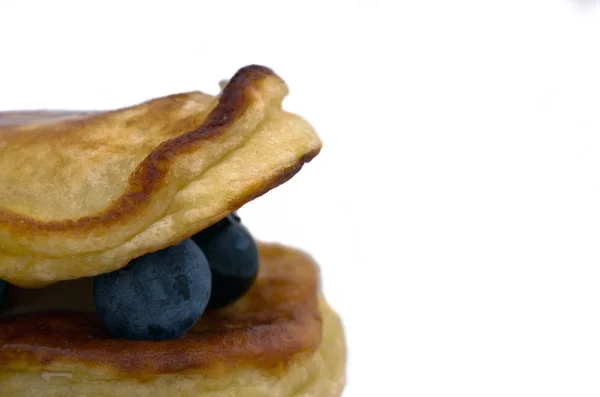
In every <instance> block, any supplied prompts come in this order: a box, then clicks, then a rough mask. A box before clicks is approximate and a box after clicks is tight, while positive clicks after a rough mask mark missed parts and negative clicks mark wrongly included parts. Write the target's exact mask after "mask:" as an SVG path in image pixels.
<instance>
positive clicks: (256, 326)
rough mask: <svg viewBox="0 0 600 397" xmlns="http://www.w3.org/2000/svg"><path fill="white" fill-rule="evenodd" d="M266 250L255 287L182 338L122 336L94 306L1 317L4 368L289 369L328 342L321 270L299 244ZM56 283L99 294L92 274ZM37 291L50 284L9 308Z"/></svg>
mask: <svg viewBox="0 0 600 397" xmlns="http://www.w3.org/2000/svg"><path fill="white" fill-rule="evenodd" d="M259 251H260V261H261V263H260V271H259V275H258V278H257V281H256V283H255V284H254V286H253V287H252V289H251V290H250V291H249V293H248V294H247V295H245V296H244V297H243V298H242V299H241V300H239V301H238V302H236V303H235V304H234V305H232V306H230V307H228V308H226V309H221V310H216V311H210V312H206V313H205V314H204V316H203V317H202V318H201V320H200V321H199V322H198V324H196V326H195V327H194V328H193V329H192V330H190V331H189V332H188V333H187V334H186V335H185V336H184V337H183V338H181V339H178V340H172V341H160V342H152V341H130V340H122V339H115V338H112V337H111V336H110V334H109V333H108V332H107V330H106V329H105V328H104V327H103V326H102V324H101V322H100V321H99V319H98V318H97V315H96V313H93V312H67V311H51V312H38V313H26V314H19V315H13V316H8V317H4V318H0V371H23V370H25V371H52V372H81V371H86V372H87V374H88V375H89V378H94V377H97V378H99V379H110V378H113V377H114V378H122V377H133V378H143V377H151V376H153V375H158V374H171V373H179V372H186V371H197V372H201V373H202V374H205V375H209V376H219V375H222V374H224V373H227V372H228V371H231V370H232V369H237V368H239V367H253V368H257V369H261V370H265V371H273V372H277V371H283V370H285V367H286V365H287V364H288V363H291V362H293V361H295V360H300V359H302V358H303V357H306V356H309V355H311V354H312V353H314V352H315V351H316V350H317V349H318V348H319V345H320V343H321V334H322V320H321V315H320V312H319V307H318V270H317V267H316V264H315V262H314V261H313V260H312V259H311V258H310V256H308V255H307V254H305V253H303V252H301V251H299V250H296V249H293V248H289V247H285V246H282V245H279V244H266V243H261V244H259ZM88 281H89V279H88ZM52 288H54V289H57V290H62V291H67V289H72V288H81V292H78V291H76V293H75V296H81V299H82V300H86V299H90V298H89V296H87V295H86V294H92V290H91V287H90V283H89V282H86V281H85V280H75V281H65V282H62V283H59V284H56V285H54V286H53V287H52ZM68 292H70V293H74V290H70V291H68ZM65 293H66V292H65ZM23 294H30V295H27V297H25V295H23ZM35 294H43V290H37V291H28V290H21V289H15V290H13V291H12V293H11V296H12V302H11V301H10V300H11V299H9V304H8V306H7V310H8V309H11V306H12V309H14V306H15V305H18V304H19V302H18V299H19V298H20V297H22V298H23V301H25V300H29V301H31V300H32V299H33V300H35V299H36V295H35ZM40 296H42V295H40ZM42 303H43V302H42Z"/></svg>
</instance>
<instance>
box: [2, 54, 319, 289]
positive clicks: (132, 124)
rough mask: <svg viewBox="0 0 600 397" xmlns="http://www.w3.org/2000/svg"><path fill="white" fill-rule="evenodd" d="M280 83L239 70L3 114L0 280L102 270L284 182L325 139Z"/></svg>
mask: <svg viewBox="0 0 600 397" xmlns="http://www.w3.org/2000/svg"><path fill="white" fill-rule="evenodd" d="M287 92H288V89H287V86H286V84H285V83H284V82H283V80H281V79H280V78H279V77H278V76H276V75H275V74H274V73H273V72H272V71H271V70H270V69H268V68H265V67H262V66H248V67H245V68H242V69H240V71H238V72H237V73H236V74H235V75H234V76H233V78H232V79H231V80H230V81H229V82H228V83H227V85H226V86H225V87H224V89H223V91H222V93H221V94H220V95H219V96H217V97H214V96H211V95H207V94H204V93H201V92H190V93H184V94H178V95H171V96H168V97H164V98H158V99H154V100H151V101H148V102H145V103H142V104H140V105H136V106H133V107H129V108H125V109H120V110H115V111H107V112H84V111H81V112H68V111H66V112H65V111H61V112H51V111H42V112H6V113H0V279H4V280H7V281H9V282H10V283H12V284H15V285H19V286H22V287H28V288H37V287H42V286H45V285H49V284H52V283H54V282H57V281H61V280H70V279H77V278H81V277H89V276H94V275H97V274H101V273H106V272H110V271H113V270H116V269H118V268H120V267H123V266H125V265H126V264H127V263H128V262H129V261H130V260H131V259H133V258H136V257H138V256H141V255H143V254H146V253H149V252H154V251H157V250H160V249H163V248H165V247H167V246H169V245H173V244H176V243H178V242H180V241H182V240H184V239H186V238H188V237H190V236H192V235H194V234H195V233H197V232H198V231H200V230H202V229H204V228H206V227H208V226H210V225H211V224H213V223H215V222H216V221H218V220H219V219H222V218H223V217H225V216H227V215H228V214H229V213H231V212H233V211H235V210H236V209H237V208H239V207H240V206H242V205H243V204H244V203H246V202H248V201H250V200H252V199H253V198H255V197H257V196H259V195H261V194H263V193H265V192H267V191H268V190H270V189H272V188H273V187H275V186H277V185H279V184H281V183H283V182H285V181H286V180H287V179H289V178H290V177H292V176H293V175H294V174H295V173H296V172H298V171H299V170H300V168H301V167H302V165H303V164H304V163H305V162H307V161H309V160H310V159H312V158H313V157H314V156H315V155H316V154H317V153H318V152H319V150H320V148H321V141H320V140H319V137H318V136H317V135H316V133H315V132H314V130H313V129H312V127H311V126H310V125H309V124H308V123H307V122H306V121H304V120H303V119H302V118H300V117H299V116H296V115H294V114H291V113H288V112H286V111H284V110H282V107H281V106H282V101H283V98H284V97H285V95H286V94H287Z"/></svg>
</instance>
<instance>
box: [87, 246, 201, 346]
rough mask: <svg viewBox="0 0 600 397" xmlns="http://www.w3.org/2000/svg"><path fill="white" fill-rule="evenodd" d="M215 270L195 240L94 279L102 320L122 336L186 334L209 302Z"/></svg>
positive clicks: (149, 337)
mask: <svg viewBox="0 0 600 397" xmlns="http://www.w3.org/2000/svg"><path fill="white" fill-rule="evenodd" d="M210 289H211V274H210V269H209V267H208V261H207V260H206V257H205V256H204V254H203V253H202V251H201V250H200V248H198V246H197V245H196V244H194V243H193V242H192V241H191V240H185V241H183V242H181V243H179V244H178V245H175V246H172V247H169V248H166V249H164V250H162V251H157V252H153V253H150V254H146V255H144V256H141V257H139V258H136V259H134V260H132V261H131V262H130V263H129V264H128V265H127V266H126V267H124V268H122V269H119V270H117V271H114V272H112V273H107V274H101V275H99V276H96V277H95V278H94V301H95V302H96V310H97V311H98V314H99V315H100V319H101V320H102V322H103V323H104V325H105V326H106V328H108V330H109V331H110V332H111V333H112V334H113V335H114V336H115V337H118V338H125V339H142V340H165V339H176V338H179V337H181V336H182V335H184V334H185V333H186V332H187V331H188V330H189V329H190V328H191V327H192V326H193V325H194V324H196V322H197V321H198V319H199V318H200V316H202V313H204V309H205V308H206V305H207V304H208V300H209V298H210Z"/></svg>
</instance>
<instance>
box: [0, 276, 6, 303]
mask: <svg viewBox="0 0 600 397" xmlns="http://www.w3.org/2000/svg"><path fill="white" fill-rule="evenodd" d="M7 291H8V283H7V282H6V281H4V280H0V308H1V307H2V304H4V298H5V297H6V292H7Z"/></svg>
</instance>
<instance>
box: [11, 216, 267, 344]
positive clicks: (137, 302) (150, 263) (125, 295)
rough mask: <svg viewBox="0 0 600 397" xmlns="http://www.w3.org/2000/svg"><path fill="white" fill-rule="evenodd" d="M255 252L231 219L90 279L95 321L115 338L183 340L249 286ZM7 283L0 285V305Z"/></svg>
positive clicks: (253, 275)
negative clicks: (204, 318)
mask: <svg viewBox="0 0 600 397" xmlns="http://www.w3.org/2000/svg"><path fill="white" fill-rule="evenodd" d="M257 273H258V250H257V247H256V243H255V242H254V239H253V238H252V235H251V234H250V233H249V232H248V230H247V229H246V228H245V227H244V226H243V225H242V224H241V223H240V218H239V217H238V216H237V214H235V213H234V214H232V215H230V216H228V217H227V218H225V219H223V220H221V221H220V222H218V223H216V224H215V225H213V226H211V227H209V228H207V229H205V230H203V231H201V232H200V233H198V234H196V235H195V236H193V237H192V238H191V239H188V240H184V241H182V242H181V243H179V244H177V245H175V246H171V247H168V248H166V249H164V250H161V251H156V252H152V253H149V254H146V255H143V256H141V257H139V258H136V259H134V260H132V261H131V262H130V263H129V264H128V265H127V266H126V267H124V268H122V269H119V270H116V271H114V272H112V273H106V274H101V275H99V276H96V277H95V278H94V301H95V304H96V310H97V312H98V314H99V317H100V319H101V320H102V322H103V323H104V325H105V326H106V328H107V329H108V330H109V331H110V332H111V333H112V334H113V335H114V336H115V337H118V338H125V339H139V340H166V339H176V338H179V337H181V336H183V335H184V334H185V333H186V332H187V331H188V330H189V329H190V328H192V327H193V326H194V324H196V322H197V321H198V320H199V319H200V317H201V316H202V314H203V313H204V310H205V309H206V308H207V307H211V308H219V307H223V306H227V305H229V304H231V303H233V302H235V301H236V300H237V299H239V298H240V297H241V296H242V295H244V294H245V293H246V292H247V291H248V290H249V289H250V287H251V286H252V284H253V282H254V280H255V279H256V275H257ZM5 289H6V283H5V282H3V281H1V280H0V304H1V302H2V296H3V295H4V290H5Z"/></svg>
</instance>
